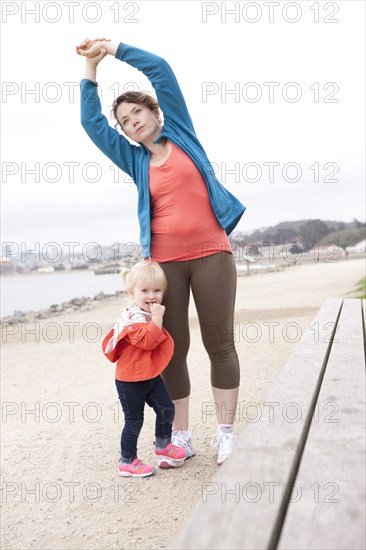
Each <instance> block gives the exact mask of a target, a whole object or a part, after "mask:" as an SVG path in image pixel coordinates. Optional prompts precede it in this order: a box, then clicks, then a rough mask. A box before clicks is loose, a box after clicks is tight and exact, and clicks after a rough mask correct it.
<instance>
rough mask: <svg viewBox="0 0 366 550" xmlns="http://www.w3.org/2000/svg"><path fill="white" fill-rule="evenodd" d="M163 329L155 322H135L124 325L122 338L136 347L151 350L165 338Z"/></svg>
mask: <svg viewBox="0 0 366 550" xmlns="http://www.w3.org/2000/svg"><path fill="white" fill-rule="evenodd" d="M166 338H167V336H166V334H165V331H164V329H161V328H159V327H157V326H156V325H155V323H136V324H134V325H129V326H128V327H126V333H125V337H124V339H125V340H126V342H129V343H130V344H132V345H133V346H135V347H137V348H141V349H144V350H152V349H154V348H156V347H157V346H158V345H159V344H161V343H162V342H164V340H166Z"/></svg>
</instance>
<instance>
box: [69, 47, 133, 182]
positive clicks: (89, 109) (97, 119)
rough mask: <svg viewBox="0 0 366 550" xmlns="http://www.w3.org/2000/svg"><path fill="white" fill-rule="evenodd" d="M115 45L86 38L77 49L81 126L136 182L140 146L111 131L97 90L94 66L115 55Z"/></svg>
mask: <svg viewBox="0 0 366 550" xmlns="http://www.w3.org/2000/svg"><path fill="white" fill-rule="evenodd" d="M117 47H118V46H117V44H113V43H112V42H111V41H110V40H107V39H102V40H101V39H96V40H90V39H89V38H86V39H85V40H83V42H81V44H79V45H78V46H77V47H76V52H77V53H78V54H79V55H81V56H83V57H85V73H84V78H83V80H81V82H80V91H81V105H80V107H81V124H82V126H83V128H84V130H85V131H86V133H87V134H88V136H89V137H90V139H91V140H92V141H93V142H94V143H95V145H96V146H97V147H98V149H100V150H101V151H102V152H103V153H104V154H105V155H106V156H107V157H108V158H109V159H110V160H111V161H112V162H113V163H114V164H116V165H117V166H118V167H119V168H121V170H123V171H124V172H126V173H127V174H128V175H130V176H131V177H132V178H133V179H135V177H134V176H135V174H134V169H135V156H136V154H137V152H138V149H139V147H137V146H136V145H131V144H130V143H129V141H128V140H127V139H126V138H125V137H124V136H122V135H121V134H120V133H119V132H118V131H117V130H116V129H115V128H112V127H111V126H110V124H109V122H108V120H107V118H106V117H105V116H104V115H103V113H102V107H101V104H100V100H99V96H98V90H97V86H98V85H97V67H98V64H99V63H100V61H101V60H102V59H104V57H105V56H106V55H108V54H110V55H113V56H114V55H115V53H116V50H117Z"/></svg>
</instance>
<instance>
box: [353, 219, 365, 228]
mask: <svg viewBox="0 0 366 550" xmlns="http://www.w3.org/2000/svg"><path fill="white" fill-rule="evenodd" d="M353 223H354V226H355V229H359V228H360V227H362V226H363V223H361V222H359V221H358V220H357V219H356V218H353Z"/></svg>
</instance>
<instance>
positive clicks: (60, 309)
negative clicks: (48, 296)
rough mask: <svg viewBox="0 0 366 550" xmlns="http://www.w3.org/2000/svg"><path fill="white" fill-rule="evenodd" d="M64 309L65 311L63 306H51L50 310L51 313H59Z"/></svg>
mask: <svg viewBox="0 0 366 550" xmlns="http://www.w3.org/2000/svg"><path fill="white" fill-rule="evenodd" d="M62 309H63V308H62V306H60V305H58V304H52V306H50V308H49V311H50V312H51V313H57V312H59V311H62Z"/></svg>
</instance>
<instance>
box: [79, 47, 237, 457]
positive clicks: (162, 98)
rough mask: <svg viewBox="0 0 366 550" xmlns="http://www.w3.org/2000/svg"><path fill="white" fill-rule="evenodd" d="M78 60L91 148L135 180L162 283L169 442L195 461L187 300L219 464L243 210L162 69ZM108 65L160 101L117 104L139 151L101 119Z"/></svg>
mask: <svg viewBox="0 0 366 550" xmlns="http://www.w3.org/2000/svg"><path fill="white" fill-rule="evenodd" d="M76 50H77V53H78V54H80V55H83V56H85V58H86V68H85V76H84V79H83V80H82V81H81V84H80V86H81V122H82V125H83V127H84V129H85V130H86V132H87V133H88V135H89V137H90V138H91V139H92V140H93V142H94V143H95V144H96V145H97V147H98V148H99V149H100V150H101V151H103V153H104V154H105V155H106V156H107V157H108V158H110V159H111V160H112V161H113V162H114V163H115V164H116V165H117V166H118V167H119V168H120V169H121V170H123V171H124V172H126V173H127V174H129V175H130V176H131V177H132V179H133V180H134V182H135V184H136V186H137V191H138V217H139V222H140V240H141V245H142V247H143V249H144V257H145V258H150V259H151V260H152V261H156V262H158V263H160V265H161V267H162V268H163V270H164V272H165V274H166V277H167V280H168V292H167V295H166V297H165V299H164V302H163V303H164V305H165V306H166V311H167V313H166V316H165V317H164V327H165V328H166V330H167V331H168V332H169V333H170V334H171V336H172V337H173V340H174V344H175V352H174V356H173V358H172V360H171V362H170V363H169V365H168V367H167V368H166V369H165V371H164V374H163V379H164V382H165V384H166V386H167V389H168V392H169V394H170V397H171V399H172V400H173V402H174V405H175V419H174V425H173V437H172V442H173V443H174V445H177V446H181V447H183V448H185V450H186V453H187V458H189V457H191V456H193V455H194V454H195V450H194V446H193V441H192V435H191V432H189V430H188V417H189V414H188V410H189V394H190V380H189V374H188V368H187V362H186V357H187V353H188V349H189V319H188V304H189V296H190V291H192V294H193V297H194V301H195V305H196V309H197V313H198V318H199V322H200V328H201V335H202V341H203V343H204V346H205V348H206V350H207V352H208V355H209V357H210V361H211V384H212V393H213V398H214V402H215V410H216V415H217V421H218V429H217V433H216V435H215V436H214V438H213V445H214V446H215V447H216V448H217V451H218V457H217V463H218V464H221V463H222V462H224V460H225V459H226V458H227V456H228V455H229V454H230V452H231V451H232V449H233V448H234V445H235V441H236V436H235V434H234V431H233V422H234V418H235V410H236V405H237V398H238V388H239V378H240V372H239V362H238V357H237V353H236V350H235V345H234V333H233V317H234V304H235V294H236V268H235V262H234V258H233V255H232V251H231V247H230V243H229V240H228V238H227V235H229V234H230V232H231V231H232V230H233V229H234V227H235V226H236V225H237V223H238V221H239V219H240V218H241V216H242V214H243V212H244V210H245V207H244V206H243V205H242V204H241V203H240V202H239V201H238V200H237V199H236V198H235V197H234V196H233V195H232V194H231V193H229V192H228V191H227V190H226V189H225V188H224V187H223V186H222V185H221V183H220V182H219V181H218V180H217V179H216V177H215V176H214V174H213V170H212V168H211V165H210V163H209V160H208V158H207V156H206V153H205V151H204V149H203V148H202V145H201V144H200V142H199V141H198V139H197V136H196V133H195V130H194V127H193V124H192V120H191V118H190V115H189V113H188V110H187V106H186V103H185V101H184V98H183V95H182V92H181V90H180V88H179V85H178V83H177V80H176V78H175V76H174V73H173V71H172V69H171V68H170V66H169V65H168V63H167V62H166V61H165V60H164V59H162V58H161V57H158V56H157V55H154V54H152V53H149V52H147V51H144V50H141V49H139V48H135V47H133V46H129V45H127V44H124V43H119V44H118V43H113V42H111V41H110V40H107V39H104V38H101V39H96V40H94V41H92V40H90V39H85V40H84V41H83V42H82V43H81V44H80V45H79V46H77V48H76ZM106 55H112V56H114V57H115V58H116V59H118V60H120V61H124V62H125V63H127V64H129V65H131V66H132V67H135V68H136V69H138V70H140V71H142V72H143V73H144V74H145V75H146V76H147V78H148V79H149V80H150V82H151V84H152V86H153V88H154V90H155V92H156V96H157V100H158V101H156V100H155V99H154V98H153V97H151V96H150V95H149V94H146V93H142V92H126V93H125V94H122V95H121V96H119V97H118V98H117V99H116V100H115V102H114V104H113V114H114V116H115V117H116V119H117V122H118V123H119V125H120V127H121V129H122V131H123V133H124V134H125V135H126V136H127V137H128V138H130V139H132V140H133V141H135V142H136V143H137V145H132V144H131V143H130V141H129V140H128V139H126V138H125V137H124V136H123V135H121V134H120V133H119V132H118V131H117V130H116V129H113V128H112V127H111V126H110V125H109V123H108V121H107V119H106V117H104V116H103V115H102V113H101V105H100V101H99V97H98V93H97V82H96V76H97V66H98V64H99V62H100V61H101V60H102V59H103V58H104V57H105V56H106ZM159 108H160V109H161V110H162V112H163V115H164V125H162V123H161V118H160V112H159Z"/></svg>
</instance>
